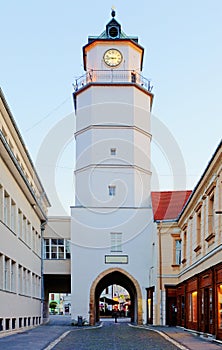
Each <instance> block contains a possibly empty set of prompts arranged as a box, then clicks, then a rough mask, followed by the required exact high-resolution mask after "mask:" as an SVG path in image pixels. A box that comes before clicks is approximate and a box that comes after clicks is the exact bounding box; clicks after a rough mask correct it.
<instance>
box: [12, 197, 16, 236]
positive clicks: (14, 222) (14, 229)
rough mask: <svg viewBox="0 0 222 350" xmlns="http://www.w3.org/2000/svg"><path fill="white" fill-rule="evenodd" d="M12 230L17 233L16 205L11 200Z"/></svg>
mask: <svg viewBox="0 0 222 350" xmlns="http://www.w3.org/2000/svg"><path fill="white" fill-rule="evenodd" d="M11 229H12V231H13V232H15V231H16V205H15V202H14V201H13V200H11Z"/></svg>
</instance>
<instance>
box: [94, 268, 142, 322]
mask: <svg viewBox="0 0 222 350" xmlns="http://www.w3.org/2000/svg"><path fill="white" fill-rule="evenodd" d="M111 285H119V286H121V287H123V288H124V289H126V290H127V291H128V293H129V297H130V302H131V306H130V318H131V322H133V323H136V324H142V295H141V290H140V287H139V284H138V282H137V281H136V280H135V279H134V278H133V277H132V276H131V275H130V274H129V273H127V272H126V271H124V270H123V269H109V270H106V271H104V272H103V273H101V274H100V275H99V276H98V277H97V279H96V280H95V281H94V282H93V284H92V287H91V290H90V324H91V325H94V324H95V323H96V322H99V320H100V296H101V294H102V292H103V291H104V289H106V288H108V287H109V286H111Z"/></svg>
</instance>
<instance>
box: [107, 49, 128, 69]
mask: <svg viewBox="0 0 222 350" xmlns="http://www.w3.org/2000/svg"><path fill="white" fill-rule="evenodd" d="M103 59H104V62H105V63H106V64H107V66H109V67H116V66H118V65H119V64H120V63H121V62H122V59H123V56H122V54H121V52H120V51H119V50H117V49H109V50H107V51H106V52H105V53H104V56H103Z"/></svg>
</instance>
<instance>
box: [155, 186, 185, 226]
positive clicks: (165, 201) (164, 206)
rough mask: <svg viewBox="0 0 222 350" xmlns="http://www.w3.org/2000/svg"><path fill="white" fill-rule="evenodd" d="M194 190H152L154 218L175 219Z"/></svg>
mask: <svg viewBox="0 0 222 350" xmlns="http://www.w3.org/2000/svg"><path fill="white" fill-rule="evenodd" d="M191 193H192V191H163V192H162V191H161V192H152V193H151V198H152V206H153V215H154V220H155V221H156V220H173V219H176V218H177V217H178V215H179V214H180V212H181V211H182V209H183V207H184V205H185V204H186V202H187V200H188V198H189V196H190V194H191Z"/></svg>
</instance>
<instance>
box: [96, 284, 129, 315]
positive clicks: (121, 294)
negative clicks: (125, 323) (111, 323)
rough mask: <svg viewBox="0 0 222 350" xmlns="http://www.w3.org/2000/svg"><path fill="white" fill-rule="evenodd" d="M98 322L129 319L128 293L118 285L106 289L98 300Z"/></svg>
mask: <svg viewBox="0 0 222 350" xmlns="http://www.w3.org/2000/svg"><path fill="white" fill-rule="evenodd" d="M99 314H100V320H101V319H104V318H110V317H113V318H114V317H115V316H117V317H121V318H122V319H124V318H125V319H126V318H127V319H128V318H129V317H131V299H130V295H129V292H128V291H127V290H126V289H125V288H123V287H122V286H120V285H116V284H112V285H110V286H109V287H106V288H105V289H104V290H103V292H102V294H101V295H100V298H99Z"/></svg>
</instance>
